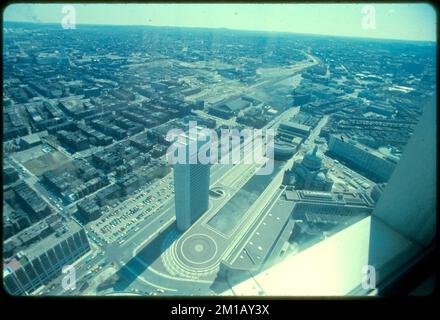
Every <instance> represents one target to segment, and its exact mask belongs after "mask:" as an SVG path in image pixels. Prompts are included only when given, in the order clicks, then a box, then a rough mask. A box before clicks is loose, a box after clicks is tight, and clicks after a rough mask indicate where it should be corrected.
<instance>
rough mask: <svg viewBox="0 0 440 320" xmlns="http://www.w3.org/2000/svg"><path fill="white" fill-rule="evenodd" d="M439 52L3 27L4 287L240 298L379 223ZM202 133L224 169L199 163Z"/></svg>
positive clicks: (373, 43)
mask: <svg viewBox="0 0 440 320" xmlns="http://www.w3.org/2000/svg"><path fill="white" fill-rule="evenodd" d="M436 50H437V47H436V42H435V41H411V40H389V39H369V38H357V37H338V36H333V35H312V34H300V33H289V32H265V31H251V30H234V29H225V28H199V27H197V28H191V27H175V26H174V27H173V26H169V27H165V26H122V25H118V26H112V25H93V24H83V25H76V27H75V28H65V26H62V23H34V22H16V21H4V23H3V168H2V173H3V215H2V219H3V220H2V221H3V284H4V287H5V289H6V291H7V292H8V293H10V294H11V295H14V296H21V295H36V296H107V295H141V296H218V295H225V296H228V295H239V293H238V292H237V291H234V286H235V285H237V284H239V283H241V282H242V281H244V280H246V279H249V278H252V277H254V276H256V275H258V274H259V273H262V272H264V271H265V270H267V269H268V268H271V267H272V266H275V265H277V264H278V263H280V262H281V261H283V260H284V259H286V258H287V257H291V256H294V255H295V254H298V253H299V252H302V251H304V250H307V249H308V248H311V247H312V246H314V245H315V244H317V243H319V242H321V241H323V240H325V239H327V238H329V237H331V236H332V235H334V234H336V233H338V232H339V231H340V230H343V229H344V228H346V227H348V226H350V225H352V224H353V223H355V222H357V221H360V220H362V219H363V218H365V217H367V216H369V215H371V214H372V212H373V210H374V208H375V206H376V203H377V202H378V201H379V199H380V198H381V195H382V193H383V192H384V190H386V188H387V184H388V182H389V180H390V178H391V177H392V175H393V172H394V169H395V168H396V167H397V165H398V164H399V160H400V158H401V156H402V154H404V152H405V146H406V145H407V143H408V141H409V140H410V139H411V137H412V135H413V133H414V130H415V127H416V125H417V123H418V121H419V119H420V117H421V116H422V114H423V112H424V109H423V107H424V105H425V104H427V103H428V102H429V101H432V99H435V98H436V97H435V95H436ZM192 130H194V131H192ZM172 132H177V133H176V134H171V133H172ZM247 133H249V136H247ZM225 134H232V138H231V139H230V137H229V136H227V137H226V139H225V141H226V144H224V143H223V140H221V139H223V137H224V136H225ZM217 137H221V139H220V138H218V139H217ZM261 137H262V138H261ZM234 138H237V139H235V140H234ZM260 138H261V139H260ZM217 140H218V141H217ZM230 140H232V142H231V143H230ZM200 141H203V142H204V143H205V144H206V145H205V146H210V149H209V151H208V152H207V153H206V155H207V157H208V158H209V159H210V160H212V161H209V162H205V163H203V162H201V161H200V159H198V158H197V157H196V158H197V159H195V160H194V162H191V159H190V158H191V157H192V156H193V155H197V154H198V156H199V158H200V154H201V152H202V151H206V150H205V149H204V146H203V145H202V144H201V143H200ZM220 141H222V143H220ZM234 141H235V142H234ZM214 142H215V144H214ZM217 142H218V143H217ZM172 148H175V149H172ZM257 149H258V150H257ZM170 150H174V151H176V153H178V152H183V154H184V156H183V158H182V157H181V158H180V160H182V161H180V162H179V161H177V162H176V161H175V162H173V163H172V162H171V158H173V157H172V154H171V153H172V151H170ZM256 151H261V155H260V157H259V158H258V159H259V160H260V161H257V160H258V159H257V156H256V153H258V152H256ZM231 153H232V158H234V156H237V159H236V160H237V161H234V160H232V161H231V159H230V158H229V156H230V155H231ZM214 156H215V159H214ZM265 166H266V167H265ZM264 168H265V169H266V170H264ZM72 271H74V278H69V277H68V276H69V275H71V274H72ZM72 279H73V282H74V283H72ZM253 292H255V294H256V295H260V296H264V295H266V294H267V293H266V292H265V290H264V288H259V289H255V290H254V291H253Z"/></svg>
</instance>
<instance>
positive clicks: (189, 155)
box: [174, 128, 210, 231]
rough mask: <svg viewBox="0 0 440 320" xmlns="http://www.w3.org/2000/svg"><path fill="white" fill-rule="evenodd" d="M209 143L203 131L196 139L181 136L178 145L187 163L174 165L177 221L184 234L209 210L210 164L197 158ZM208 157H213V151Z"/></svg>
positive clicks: (207, 153)
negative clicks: (211, 155)
mask: <svg viewBox="0 0 440 320" xmlns="http://www.w3.org/2000/svg"><path fill="white" fill-rule="evenodd" d="M207 142H210V139H209V137H208V136H206V135H204V134H202V133H200V128H197V134H196V136H195V137H194V136H191V133H190V134H189V135H181V136H180V139H179V142H177V144H178V148H177V149H180V150H179V151H180V152H182V151H184V154H185V159H184V160H185V161H179V162H178V163H176V164H174V190H175V207H176V220H177V228H178V229H179V230H181V231H185V230H186V229H188V228H189V227H190V226H191V224H192V223H193V222H194V221H196V220H197V219H198V218H199V217H200V216H201V215H202V214H203V213H204V212H205V211H206V210H207V209H208V204H209V177H210V164H209V163H208V164H204V163H201V161H200V159H199V157H197V154H198V153H199V150H201V148H202V147H203V146H204V145H206V143H207ZM204 154H205V155H207V156H209V155H210V153H209V150H207V152H204ZM191 160H192V161H191ZM182 162H183V163H182Z"/></svg>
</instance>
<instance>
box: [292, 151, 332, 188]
mask: <svg viewBox="0 0 440 320" xmlns="http://www.w3.org/2000/svg"><path fill="white" fill-rule="evenodd" d="M317 152H318V147H317V146H315V147H314V148H313V150H310V151H309V152H307V153H306V154H305V155H304V158H303V159H302V160H301V161H295V163H294V164H293V166H292V168H291V169H290V170H288V171H286V173H285V175H284V184H286V185H292V186H294V188H295V189H296V190H314V191H331V190H332V187H333V180H332V179H331V178H330V177H328V175H327V173H328V168H325V167H323V166H322V157H321V156H319V155H318V154H317Z"/></svg>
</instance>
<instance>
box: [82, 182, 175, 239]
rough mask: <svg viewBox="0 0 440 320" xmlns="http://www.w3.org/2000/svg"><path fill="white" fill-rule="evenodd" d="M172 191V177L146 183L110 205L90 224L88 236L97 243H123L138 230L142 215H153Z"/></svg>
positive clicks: (143, 216)
mask: <svg viewBox="0 0 440 320" xmlns="http://www.w3.org/2000/svg"><path fill="white" fill-rule="evenodd" d="M173 194H174V186H173V176H172V174H168V175H167V176H165V177H164V178H162V179H161V180H158V181H155V182H153V183H149V184H147V185H146V186H145V187H144V188H142V189H140V190H139V191H138V192H137V193H135V194H134V195H133V196H130V197H129V199H127V200H126V201H124V202H122V203H120V204H119V205H118V206H116V207H115V208H110V209H109V210H108V211H107V212H105V213H104V214H103V216H102V217H101V218H99V219H98V220H96V221H94V222H92V223H91V224H90V225H89V231H90V236H91V238H92V240H94V241H95V242H96V243H97V244H98V245H99V246H102V245H105V244H109V243H113V242H118V243H119V244H122V243H123V242H124V241H125V239H126V238H127V237H128V236H129V235H130V234H131V233H132V232H136V231H138V230H139V224H140V223H141V222H142V221H144V220H145V218H147V217H149V216H151V215H154V214H155V213H157V212H158V211H159V210H160V207H161V206H162V205H163V204H164V203H165V201H166V200H168V199H169V198H170V197H172V196H173Z"/></svg>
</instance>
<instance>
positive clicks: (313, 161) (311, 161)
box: [302, 146, 322, 170]
mask: <svg viewBox="0 0 440 320" xmlns="http://www.w3.org/2000/svg"><path fill="white" fill-rule="evenodd" d="M317 151H318V147H317V146H315V148H313V150H310V151H309V152H307V153H306V154H305V155H304V158H303V161H302V164H303V165H304V166H306V167H307V168H308V169H310V170H319V169H320V168H321V164H322V158H321V157H320V156H318V155H317V154H316V152H317Z"/></svg>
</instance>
